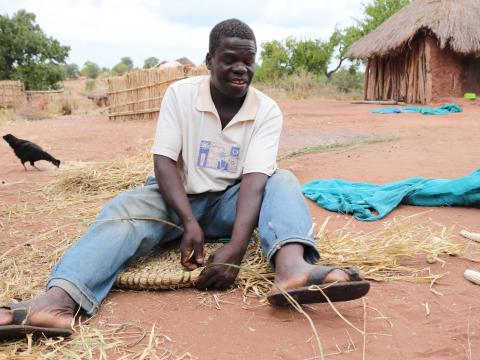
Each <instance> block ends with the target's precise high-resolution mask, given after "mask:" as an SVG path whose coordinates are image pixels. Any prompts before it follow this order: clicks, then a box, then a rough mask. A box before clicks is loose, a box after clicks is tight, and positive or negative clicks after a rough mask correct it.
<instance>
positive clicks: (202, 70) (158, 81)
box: [106, 65, 208, 120]
mask: <svg viewBox="0 0 480 360" xmlns="http://www.w3.org/2000/svg"><path fill="white" fill-rule="evenodd" d="M205 74H208V70H207V68H206V66H205V65H200V66H197V67H186V66H175V67H166V68H153V69H146V70H138V71H134V72H131V73H128V74H126V75H123V76H115V77H110V78H108V79H107V80H106V82H107V94H108V117H109V118H110V120H154V119H157V118H158V113H159V111H160V104H161V102H162V98H163V95H164V94H165V91H166V90H167V88H168V86H169V85H170V84H171V83H173V82H175V81H178V80H181V79H185V78H187V77H191V76H197V75H205Z"/></svg>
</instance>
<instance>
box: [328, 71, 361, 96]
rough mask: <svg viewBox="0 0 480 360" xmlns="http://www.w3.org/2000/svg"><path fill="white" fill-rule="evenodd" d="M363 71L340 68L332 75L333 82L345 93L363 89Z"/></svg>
mask: <svg viewBox="0 0 480 360" xmlns="http://www.w3.org/2000/svg"><path fill="white" fill-rule="evenodd" d="M363 75H364V74H363V73H361V72H357V71H355V69H340V70H338V71H337V72H336V73H335V74H333V76H332V80H331V84H332V85H333V86H335V88H336V89H337V90H338V91H340V92H343V93H350V92H354V91H359V90H362V88H363Z"/></svg>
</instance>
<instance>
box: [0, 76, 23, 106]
mask: <svg viewBox="0 0 480 360" xmlns="http://www.w3.org/2000/svg"><path fill="white" fill-rule="evenodd" d="M24 101H25V94H24V92H23V84H22V83H21V82H20V81H11V80H4V81H0V107H6V108H16V107H17V106H19V105H20V104H22V103H23V102H24Z"/></svg>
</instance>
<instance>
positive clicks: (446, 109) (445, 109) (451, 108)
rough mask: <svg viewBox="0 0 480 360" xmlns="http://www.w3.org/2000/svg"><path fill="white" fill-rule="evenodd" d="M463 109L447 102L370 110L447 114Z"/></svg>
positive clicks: (378, 111) (376, 111)
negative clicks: (436, 105)
mask: <svg viewBox="0 0 480 360" xmlns="http://www.w3.org/2000/svg"><path fill="white" fill-rule="evenodd" d="M462 111H463V109H462V107H461V106H459V105H457V104H445V105H442V106H440V107H437V108H431V107H417V106H406V107H397V108H381V109H372V110H370V112H371V113H373V114H400V113H420V114H423V115H446V114H450V113H458V112H462Z"/></svg>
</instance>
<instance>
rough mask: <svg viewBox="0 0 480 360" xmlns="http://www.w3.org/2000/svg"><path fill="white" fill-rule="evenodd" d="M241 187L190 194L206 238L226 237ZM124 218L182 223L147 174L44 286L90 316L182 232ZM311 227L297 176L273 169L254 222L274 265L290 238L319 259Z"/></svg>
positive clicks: (100, 216) (90, 230)
mask: <svg viewBox="0 0 480 360" xmlns="http://www.w3.org/2000/svg"><path fill="white" fill-rule="evenodd" d="M239 189H240V183H238V184H236V185H233V186H231V187H230V188H228V189H227V190H225V191H221V192H211V193H204V194H196V195H188V199H189V201H190V204H191V206H192V210H193V213H194V215H195V218H196V219H197V221H198V223H199V224H200V226H201V227H202V229H203V230H204V233H205V237H207V238H221V237H230V235H231V233H232V229H233V222H234V220H235V212H236V207H237V206H236V205H237V197H238V192H239ZM128 218H150V219H151V218H155V219H164V220H168V221H170V222H172V223H174V224H177V225H179V226H181V225H182V223H181V221H180V219H179V217H178V216H177V215H176V213H175V212H174V211H173V210H172V209H170V208H169V207H168V205H167V204H166V203H165V201H164V200H163V198H162V196H161V195H160V192H159V190H158V185H157V183H156V181H155V178H154V177H149V178H148V179H147V182H146V184H145V186H143V187H141V188H138V189H134V190H131V191H128V192H125V193H122V194H120V195H118V196H117V197H115V198H114V199H113V200H112V201H111V202H110V203H109V204H108V205H107V206H105V208H103V210H102V211H101V212H100V213H99V214H98V216H97V219H96V221H95V222H93V223H92V224H91V225H90V227H89V228H88V229H87V231H86V232H85V234H84V235H83V236H82V237H81V238H80V239H79V240H78V241H77V242H75V243H74V244H73V245H72V246H71V247H70V248H69V249H68V251H67V252H66V253H65V254H64V256H63V257H62V259H61V261H60V262H59V263H58V264H57V265H56V266H55V267H54V268H53V270H52V274H51V276H50V279H49V281H48V283H47V289H50V288H51V287H53V286H57V287H60V288H62V289H64V290H65V291H66V292H67V293H68V294H69V295H70V296H71V297H72V298H73V299H74V300H75V301H76V302H77V304H79V305H80V307H81V308H83V310H85V311H86V312H87V313H88V314H90V315H93V314H94V313H95V312H96V311H97V310H98V308H99V306H100V303H101V302H102V300H103V299H104V298H105V297H106V296H107V294H108V292H109V291H110V289H111V288H112V286H113V284H114V282H115V279H116V277H117V275H118V274H119V272H120V271H121V270H122V269H123V268H124V267H125V266H126V265H127V264H128V262H129V261H132V260H134V259H136V258H138V257H140V256H143V255H145V254H147V253H148V252H149V251H150V250H151V249H152V248H153V247H154V246H157V245H163V244H165V243H168V242H169V241H172V240H174V239H177V238H179V237H181V235H182V232H183V230H182V229H177V228H175V227H172V226H171V225H168V224H165V223H162V222H159V221H152V220H139V219H135V220H133V219H128ZM311 226H312V220H311V216H310V212H309V210H308V207H307V205H306V203H305V200H304V198H303V195H302V194H301V192H300V185H299V183H298V181H297V179H296V178H295V176H294V175H293V174H292V173H291V172H289V171H286V170H277V171H276V172H275V173H274V174H273V175H272V176H271V177H270V178H269V179H268V181H267V184H266V186H265V193H264V197H263V200H262V205H261V208H260V215H259V220H258V230H259V238H260V245H261V247H262V250H263V252H264V254H265V256H266V257H267V258H268V260H269V261H270V263H271V264H272V266H274V263H273V259H274V255H275V252H276V251H277V250H278V249H280V248H281V247H282V246H283V245H285V244H287V243H292V242H294V243H301V244H304V245H305V251H304V257H305V259H306V260H307V261H308V262H311V263H313V262H315V261H316V260H318V258H319V253H318V250H317V249H316V247H315V241H314V239H313V237H312V236H310V234H308V232H309V230H310V228H311Z"/></svg>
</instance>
